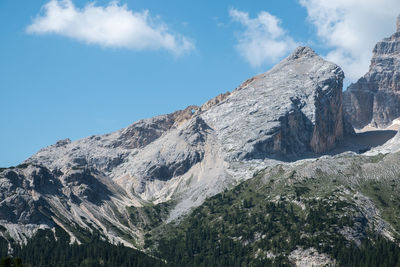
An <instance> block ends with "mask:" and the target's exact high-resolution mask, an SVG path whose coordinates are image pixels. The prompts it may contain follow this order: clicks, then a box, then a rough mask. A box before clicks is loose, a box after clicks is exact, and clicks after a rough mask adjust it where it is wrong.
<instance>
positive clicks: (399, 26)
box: [396, 14, 400, 32]
mask: <svg viewBox="0 0 400 267" xmlns="http://www.w3.org/2000/svg"><path fill="white" fill-rule="evenodd" d="M396 26H397V27H396V29H397V32H400V14H399V15H398V16H397V21H396Z"/></svg>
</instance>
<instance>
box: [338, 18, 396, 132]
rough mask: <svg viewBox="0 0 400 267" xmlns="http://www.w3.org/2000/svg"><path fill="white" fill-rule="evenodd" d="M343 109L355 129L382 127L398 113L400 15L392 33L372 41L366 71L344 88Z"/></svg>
mask: <svg viewBox="0 0 400 267" xmlns="http://www.w3.org/2000/svg"><path fill="white" fill-rule="evenodd" d="M344 111H345V114H346V117H348V119H349V121H350V122H351V124H352V125H353V126H354V127H356V128H359V129H361V128H363V127H364V126H367V125H369V124H370V125H372V126H374V127H382V128H384V127H387V126H390V125H391V124H392V122H393V120H395V119H397V118H398V117H400V16H399V17H398V18H397V31H396V33H394V34H393V35H392V36H391V37H389V38H385V39H383V40H382V41H381V42H379V43H377V44H376V46H375V48H374V50H373V57H372V60H371V65H370V68H369V71H368V73H366V74H365V75H364V76H363V77H362V78H360V79H359V80H358V81H357V82H356V83H355V84H351V85H350V86H349V88H348V89H347V90H346V91H345V93H344Z"/></svg>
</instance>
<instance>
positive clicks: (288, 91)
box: [0, 47, 351, 247]
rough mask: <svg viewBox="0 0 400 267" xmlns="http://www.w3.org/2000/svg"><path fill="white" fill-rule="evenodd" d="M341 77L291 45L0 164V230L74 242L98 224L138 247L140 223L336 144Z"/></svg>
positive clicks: (171, 215) (341, 132)
mask: <svg viewBox="0 0 400 267" xmlns="http://www.w3.org/2000/svg"><path fill="white" fill-rule="evenodd" d="M343 77H344V74H343V72H342V70H341V69H340V68H339V67H338V66H337V65H335V64H333V63H330V62H327V61H325V60H323V59H322V58H321V57H319V56H318V55H317V54H316V53H315V52H314V51H312V50H311V49H310V48H307V47H299V48H297V49H296V50H295V51H294V52H293V53H292V54H291V55H290V56H289V57H287V58H286V59H284V60H283V61H282V62H281V63H279V64H278V65H276V66H275V67H274V68H272V69H271V70H270V71H268V72H266V73H264V74H261V75H258V76H256V77H253V78H251V79H249V80H247V81H246V82H244V83H243V84H242V85H241V86H239V87H238V88H236V89H235V90H234V91H232V92H231V93H225V94H222V95H219V96H218V97H216V98H214V99H212V100H210V101H208V102H207V103H205V104H204V105H203V106H201V107H196V106H190V107H188V108H187V109H185V110H182V111H177V112H175V113H172V114H168V115H162V116H157V117H155V118H150V119H145V120H141V121H138V122H136V123H134V124H132V125H131V126H129V127H127V128H124V129H121V130H119V131H116V132H114V133H111V134H106V135H98V136H91V137H88V138H84V139H81V140H77V141H74V142H71V141H70V140H68V139H65V140H61V141H59V142H57V143H56V144H55V145H52V146H50V147H47V148H44V149H42V150H40V151H39V152H38V153H37V154H35V155H33V156H32V157H31V158H29V159H27V160H26V161H25V162H24V163H23V164H22V165H20V166H18V167H17V168H15V169H6V170H2V172H1V173H0V193H1V194H2V196H3V198H2V199H3V200H2V201H0V215H1V216H0V219H1V221H0V224H1V225H4V227H5V229H6V230H5V231H3V232H1V235H2V236H3V237H6V238H8V239H13V238H14V239H17V240H21V241H24V240H26V238H28V237H29V236H31V235H32V234H33V233H34V232H35V230H36V229H38V228H52V227H54V226H55V225H58V226H60V227H62V228H63V229H64V230H65V231H67V232H68V233H69V234H70V235H71V236H72V237H74V238H76V239H77V240H78V241H79V240H80V239H82V237H81V235H82V232H84V231H86V230H85V229H97V230H99V231H101V232H102V233H103V234H104V236H107V237H108V238H110V239H111V240H115V241H118V242H124V243H125V244H126V245H130V246H136V247H140V246H141V245H143V242H144V232H145V229H144V228H145V227H148V225H149V224H148V223H150V222H152V223H154V224H157V223H160V222H161V221H163V220H167V221H171V220H174V219H176V218H178V217H179V216H181V215H183V214H185V213H187V212H189V211H190V209H191V208H193V207H195V206H198V205H200V204H201V203H203V201H204V200H205V199H206V198H207V197H210V196H213V195H215V194H217V193H219V192H221V191H223V190H224V189H226V188H228V187H232V186H233V185H235V184H237V183H238V182H240V181H242V180H246V179H248V178H251V177H252V176H253V174H254V172H256V171H258V170H260V169H263V168H265V167H266V166H270V165H275V164H277V163H278V162H281V161H290V160H294V159H299V158H302V157H305V156H307V157H313V156H314V157H315V156H319V155H320V153H324V152H327V151H329V150H331V149H333V148H335V146H336V144H337V143H338V142H339V141H340V140H342V139H343V137H344V136H345V134H346V133H350V132H351V129H350V128H349V126H348V124H346V123H345V122H344V120H343V114H342V82H343ZM148 207H157V209H159V210H158V212H156V213H158V215H156V216H155V215H154V214H153V213H151V212H150V213H148V211H149V209H148ZM150 210H152V209H150ZM160 213H162V216H161V215H160ZM153 215H154V216H155V217H154V216H153ZM155 218H156V220H155ZM154 220H155V221H154ZM146 225H147V226H146Z"/></svg>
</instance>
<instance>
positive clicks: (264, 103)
mask: <svg viewBox="0 0 400 267" xmlns="http://www.w3.org/2000/svg"><path fill="white" fill-rule="evenodd" d="M343 77H344V75H343V71H342V70H341V69H340V68H339V67H338V66H337V65H335V64H333V63H330V62H327V61H325V60H323V59H322V58H321V57H319V56H318V55H317V54H316V53H315V52H314V51H312V49H310V48H308V47H299V48H297V49H296V50H295V51H294V52H293V53H292V55H290V56H289V57H287V58H286V59H284V60H283V61H282V62H281V63H279V64H278V65H276V66H275V67H274V68H272V69H271V70H270V71H268V72H266V73H264V74H261V75H258V76H256V77H253V78H251V79H249V80H248V81H246V82H245V83H243V84H242V85H241V86H240V87H239V88H237V89H236V90H235V91H233V92H232V94H231V95H230V97H229V98H227V99H226V100H225V101H224V102H222V103H221V104H219V105H216V106H214V107H213V108H211V109H210V110H208V111H207V112H205V113H204V114H203V115H201V116H202V117H203V118H204V120H205V122H206V123H207V124H208V125H209V126H210V127H211V128H212V129H214V131H215V133H216V135H217V136H218V138H219V140H220V143H221V145H222V147H223V150H224V152H225V157H226V158H227V159H228V160H242V159H263V158H269V157H273V156H277V157H285V156H291V155H298V154H300V153H302V152H306V151H312V152H316V153H321V152H325V151H328V150H330V149H332V148H333V147H334V146H335V143H336V142H337V141H338V140H340V139H341V138H342V137H343V133H344V129H343V115H342V82H343Z"/></svg>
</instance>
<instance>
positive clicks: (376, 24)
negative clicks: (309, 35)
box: [299, 0, 400, 81]
mask: <svg viewBox="0 0 400 267" xmlns="http://www.w3.org/2000/svg"><path fill="white" fill-rule="evenodd" d="M299 2H300V4H301V5H302V6H304V7H305V8H306V9H307V13H308V19H309V20H310V21H311V23H313V24H314V25H315V26H316V29H317V35H318V37H319V38H320V39H321V40H322V41H323V42H324V44H325V45H327V46H328V48H330V49H331V51H330V52H329V53H328V54H327V56H326V57H327V59H328V60H331V61H333V62H335V63H337V64H338V65H340V66H341V67H342V68H343V70H344V71H345V74H346V76H347V78H349V80H351V81H355V80H357V79H358V78H360V77H361V76H362V75H364V73H365V72H367V71H368V66H369V63H370V60H371V56H372V49H373V47H374V45H375V43H377V42H378V41H380V40H381V39H382V38H383V37H387V36H390V35H391V34H392V33H394V32H395V24H396V17H397V15H398V13H399V12H400V1H399V0H334V1H332V0H299Z"/></svg>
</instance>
